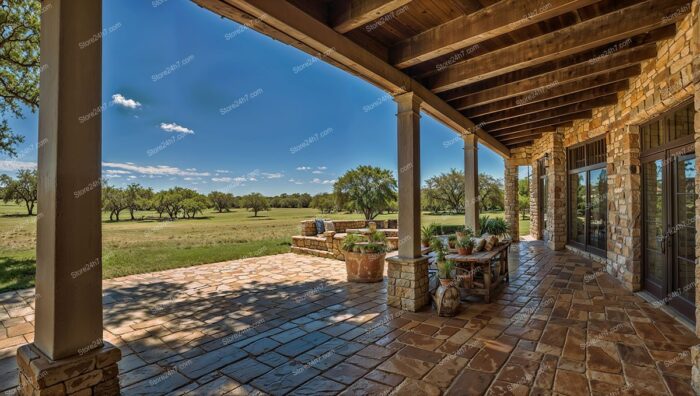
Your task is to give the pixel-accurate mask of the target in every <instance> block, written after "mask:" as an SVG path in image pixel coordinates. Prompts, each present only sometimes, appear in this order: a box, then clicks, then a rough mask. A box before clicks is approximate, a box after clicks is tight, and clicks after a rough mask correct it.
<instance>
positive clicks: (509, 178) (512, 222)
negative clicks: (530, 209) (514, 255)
mask: <svg viewBox="0 0 700 396" xmlns="http://www.w3.org/2000/svg"><path fill="white" fill-rule="evenodd" d="M504 162H505V178H504V187H505V190H506V191H505V210H506V214H505V218H506V223H508V227H509V228H510V236H511V238H512V239H513V241H515V242H517V241H519V240H520V236H519V235H520V218H519V217H520V208H519V202H518V165H517V164H515V163H514V162H513V161H512V160H509V159H505V160H504Z"/></svg>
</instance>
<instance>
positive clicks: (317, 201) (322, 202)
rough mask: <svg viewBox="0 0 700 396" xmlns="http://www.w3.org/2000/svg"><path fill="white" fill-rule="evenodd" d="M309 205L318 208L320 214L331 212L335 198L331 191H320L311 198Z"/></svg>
mask: <svg viewBox="0 0 700 396" xmlns="http://www.w3.org/2000/svg"><path fill="white" fill-rule="evenodd" d="M310 206H311V207H312V208H314V209H318V210H319V211H320V212H321V213H322V214H323V213H331V212H333V210H334V209H335V198H334V197H333V194H331V193H321V194H316V195H314V197H313V198H311V203H310Z"/></svg>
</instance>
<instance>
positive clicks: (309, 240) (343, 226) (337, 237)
mask: <svg viewBox="0 0 700 396" xmlns="http://www.w3.org/2000/svg"><path fill="white" fill-rule="evenodd" d="M373 222H374V223H376V224H377V228H378V229H381V230H382V231H383V232H384V234H385V235H386V237H387V245H388V247H389V250H395V249H397V248H398V239H399V238H398V232H397V230H396V227H397V222H396V220H391V219H390V220H377V221H373ZM369 223H370V221H369V220H333V227H334V228H335V231H325V232H324V233H323V234H318V233H317V230H316V223H315V221H314V220H304V221H302V222H301V227H300V232H301V235H297V236H293V237H292V247H291V251H292V253H298V254H308V255H311V256H316V257H323V258H332V259H336V260H342V261H344V260H345V254H344V253H343V249H341V246H342V245H343V239H345V236H346V235H347V233H346V232H347V230H349V229H357V228H365V227H368V225H369Z"/></svg>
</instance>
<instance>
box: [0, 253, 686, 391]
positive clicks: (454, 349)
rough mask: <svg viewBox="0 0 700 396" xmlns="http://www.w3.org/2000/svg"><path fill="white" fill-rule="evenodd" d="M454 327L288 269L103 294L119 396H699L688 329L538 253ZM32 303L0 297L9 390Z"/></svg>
mask: <svg viewBox="0 0 700 396" xmlns="http://www.w3.org/2000/svg"><path fill="white" fill-rule="evenodd" d="M511 249H512V251H511V254H510V263H509V265H510V270H511V282H510V284H508V285H505V286H504V287H503V288H502V289H501V291H500V292H499V293H498V294H497V297H496V299H494V301H493V302H492V303H491V304H483V303H479V302H469V303H463V304H462V310H461V313H460V314H459V315H458V316H457V317H454V318H442V317H438V316H437V315H435V313H434V312H433V311H432V309H425V310H424V311H422V312H419V313H408V312H402V311H398V310H395V309H393V308H389V307H387V305H386V293H385V291H386V285H385V284H384V283H376V284H353V283H347V282H345V267H344V264H343V263H342V262H340V261H335V260H329V259H320V258H315V257H309V256H301V255H295V254H291V253H289V254H281V255H276V256H267V257H259V258H250V259H244V260H238V261H231V262H224V263H217V264H209V265H200V266H196V267H190V268H183V269H176V270H168V271H164V272H157V273H149V274H142V275H133V276H127V277H124V278H119V279H111V280H107V281H105V282H104V329H105V331H104V338H105V340H108V341H110V342H111V343H113V344H115V345H117V346H119V347H120V348H121V350H122V353H123V355H124V356H123V358H122V360H121V362H120V364H119V368H120V382H121V386H122V394H124V395H132V394H149V395H155V394H174V395H175V394H192V395H194V394H196V395H215V394H228V395H241V394H264V393H267V394H273V395H277V394H287V393H291V394H295V395H296V394H299V395H303V394H308V395H322V394H348V395H349V394H358V395H369V394H375V395H381V394H390V393H392V392H394V393H395V394H400V395H419V394H427V395H437V394H441V393H442V394H455V395H478V394H490V395H504V394H512V395H528V394H529V395H554V394H562V395H587V394H595V395H612V394H615V395H628V394H629V395H647V394H648V395H692V394H693V392H692V390H691V388H690V373H691V366H690V354H689V347H690V346H691V345H694V344H696V343H697V342H698V341H699V340H698V339H697V338H696V337H695V336H694V334H693V333H692V332H691V331H690V330H688V329H687V328H686V327H685V326H683V325H681V324H680V323H678V322H676V321H675V320H674V319H673V318H671V317H670V316H668V315H667V314H666V313H664V312H663V311H662V310H661V309H658V308H657V307H655V306H654V305H651V304H649V303H647V302H645V301H644V300H643V299H641V298H640V297H638V296H635V295H634V294H632V293H630V292H628V291H626V290H625V289H623V288H622V287H621V285H620V284H619V283H618V282H617V281H615V280H614V279H613V278H612V277H610V276H609V275H607V274H606V273H604V272H603V271H602V267H601V265H600V264H597V263H594V262H591V261H590V260H587V259H584V258H582V257H579V256H576V255H572V254H570V253H567V252H553V251H551V250H548V249H546V248H545V247H544V246H543V244H542V243H541V242H521V243H520V244H517V245H514V246H513V247H512V248H511ZM33 301H34V291H33V290H22V291H18V292H10V293H5V294H2V295H0V304H2V309H0V320H1V323H2V326H1V327H0V390H4V391H8V392H10V393H11V392H12V390H13V388H14V387H15V386H16V385H17V368H16V363H15V357H14V355H15V350H16V348H17V347H18V346H19V345H21V344H24V343H27V342H31V341H32V339H33V320H34V311H33Z"/></svg>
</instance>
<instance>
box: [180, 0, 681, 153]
mask: <svg viewBox="0 0 700 396" xmlns="http://www.w3.org/2000/svg"><path fill="white" fill-rule="evenodd" d="M193 1H195V2H196V3H198V4H200V5H202V6H203V7H205V8H208V9H210V10H212V11H214V12H217V13H219V14H220V15H222V16H225V17H228V18H231V19H234V20H237V21H238V22H241V23H246V21H248V23H246V25H247V26H249V27H250V28H253V29H256V30H259V31H261V32H263V33H265V34H268V35H270V36H272V37H274V38H276V39H279V40H282V41H285V42H287V43H289V44H292V45H295V46H297V47H298V48H301V49H303V50H305V51H307V52H309V53H312V54H313V53H316V54H318V53H323V52H322V51H321V50H320V49H321V48H323V47H324V46H325V48H332V49H333V51H337V52H339V54H335V55H333V56H327V58H328V59H324V60H327V61H329V62H330V63H333V64H336V65H338V66H340V67H342V68H344V69H346V70H349V71H351V72H353V73H355V74H359V75H360V76H362V77H364V78H366V79H367V80H369V81H372V82H373V83H375V84H377V85H380V86H383V88H385V89H388V90H390V91H391V90H392V89H391V87H395V86H397V85H398V84H399V83H398V81H399V80H401V81H406V82H407V84H409V85H411V88H412V89H413V90H415V91H416V92H417V93H419V95H421V96H426V97H429V98H427V99H426V98H424V100H426V101H427V102H429V108H431V109H433V111H434V112H435V113H440V114H446V115H445V117H444V120H443V121H444V122H445V123H447V124H448V125H450V126H453V125H456V126H458V127H459V128H455V129H462V131H461V132H462V133H464V129H471V131H472V132H475V131H477V132H479V136H480V138H481V139H482V141H486V143H487V145H489V147H492V148H495V149H497V150H498V151H500V152H501V154H507V153H509V149H512V148H516V147H521V146H527V145H530V144H531V143H532V141H533V140H534V139H536V138H538V137H540V136H542V134H544V133H548V132H553V131H554V130H556V128H557V127H561V126H569V125H571V123H572V122H573V121H575V120H580V119H589V118H591V116H592V111H593V109H595V108H597V107H602V106H608V105H612V104H615V103H616V102H617V100H618V93H619V92H620V91H624V90H626V89H628V88H629V79H630V78H632V77H635V76H637V75H639V74H640V73H641V65H640V64H641V62H643V61H645V60H648V59H652V58H655V57H656V52H657V42H658V41H660V40H665V39H669V38H671V37H673V36H674V35H675V33H676V26H675V25H676V23H677V22H678V21H679V20H680V19H682V18H683V17H684V16H685V14H687V12H689V7H687V6H686V5H687V3H688V0H500V1H499V0H325V1H320V0H286V1H285V0H275V1H271V2H270V3H272V4H278V5H279V4H282V3H284V5H283V6H281V7H275V6H268V5H266V4H265V2H266V1H269V0H193ZM289 6H291V7H294V8H293V9H292V8H285V7H289ZM278 10H279V12H277V11H278ZM290 10H294V11H297V10H298V11H301V13H296V12H294V13H292V12H290ZM302 13H303V14H302ZM304 17H310V18H313V19H314V22H320V23H322V24H323V25H325V26H323V29H319V28H318V27H314V26H313V23H308V21H303V19H304ZM326 27H327V28H328V29H326ZM331 29H332V30H331ZM329 34H332V35H342V36H343V37H344V38H346V39H349V40H350V41H352V43H354V44H355V45H356V46H355V47H356V48H355V47H353V46H352V45H350V46H349V45H342V46H337V47H336V46H332V47H331V43H333V42H334V41H333V40H334V39H335V38H329V37H327V36H328V35H329ZM337 39H338V40H340V38H337ZM336 42H337V41H336ZM340 42H341V43H345V42H346V41H342V40H341V41H340ZM319 46H320V47H319ZM365 51H368V52H369V53H371V55H373V56H371V57H368V56H366V55H365V54H364V52H365ZM325 55H328V54H325ZM358 63H359V64H360V66H361V67H360V66H358ZM365 70H367V71H365ZM396 72H399V73H398V74H397V73H396ZM404 75H405V77H406V79H405V80H403V79H402V77H404ZM380 80H381V81H388V82H389V83H387V84H381V83H378V81H380ZM416 87H419V88H420V89H421V90H424V91H421V90H418V89H417V88H416ZM401 89H404V90H408V89H409V88H408V87H405V86H404V87H401ZM393 93H396V92H393ZM421 93H422V94H421ZM445 103H446V105H447V106H445ZM453 111H457V112H459V114H457V113H453ZM462 116H464V118H465V119H468V120H463V119H462V118H461V117H462ZM469 125H473V126H472V127H471V128H466V127H467V126H469ZM475 133H476V132H475ZM503 147H505V148H507V149H508V150H504V149H503ZM499 149H500V150H499Z"/></svg>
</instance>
